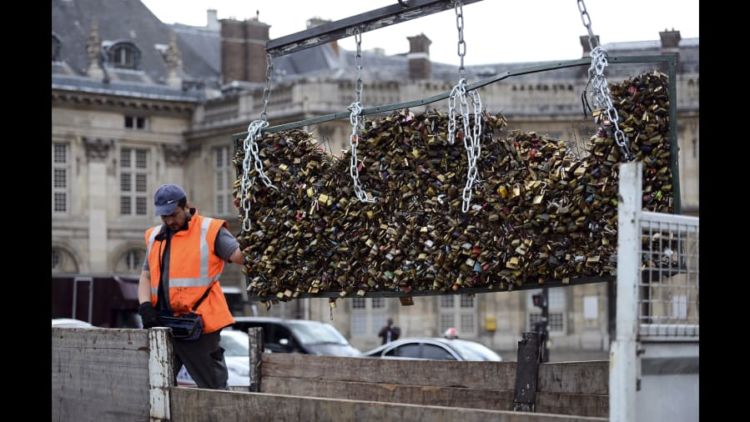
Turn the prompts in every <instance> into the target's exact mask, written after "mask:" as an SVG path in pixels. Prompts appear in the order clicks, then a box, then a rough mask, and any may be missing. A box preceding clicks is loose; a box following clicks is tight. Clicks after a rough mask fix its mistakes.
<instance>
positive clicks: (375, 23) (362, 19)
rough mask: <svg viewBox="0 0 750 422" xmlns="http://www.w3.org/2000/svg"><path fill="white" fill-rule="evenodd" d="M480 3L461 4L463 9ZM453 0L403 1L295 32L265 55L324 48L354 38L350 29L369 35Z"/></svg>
mask: <svg viewBox="0 0 750 422" xmlns="http://www.w3.org/2000/svg"><path fill="white" fill-rule="evenodd" d="M478 1H481V0H463V5H464V6H465V5H468V4H472V3H476V2H478ZM453 5H454V2H453V0H408V1H407V0H403V1H399V2H398V3H396V4H392V5H390V6H386V7H381V8H380V9H375V10H371V11H369V12H365V13H360V14H359V15H354V16H350V17H348V18H345V19H341V20H338V21H335V22H329V23H326V24H323V25H320V26H316V27H314V28H310V29H307V30H304V31H300V32H296V33H294V34H290V35H286V36H283V37H280V38H276V39H273V40H269V41H268V42H266V52H267V53H268V54H270V55H271V57H280V56H284V55H287V54H291V53H294V52H296V51H300V50H304V49H306V48H311V47H315V46H318V45H321V44H327V43H329V42H332V41H336V40H338V39H341V38H346V37H350V36H352V35H354V29H355V28H359V29H360V31H361V32H362V33H365V32H368V31H372V30H375V29H379V28H384V27H386V26H391V25H395V24H397V23H401V22H406V21H410V20H412V19H416V18H421V17H425V16H428V15H431V14H433V13H437V12H442V11H444V10H448V9H452V8H453V7H454V6H453Z"/></svg>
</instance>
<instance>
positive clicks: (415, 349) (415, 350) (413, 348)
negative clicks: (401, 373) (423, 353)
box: [385, 344, 420, 358]
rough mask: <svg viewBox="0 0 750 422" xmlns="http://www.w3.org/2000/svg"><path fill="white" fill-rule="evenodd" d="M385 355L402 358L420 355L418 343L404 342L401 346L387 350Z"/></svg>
mask: <svg viewBox="0 0 750 422" xmlns="http://www.w3.org/2000/svg"><path fill="white" fill-rule="evenodd" d="M385 355H386V356H399V357H404V358H418V357H420V354H419V344H405V345H403V346H399V347H395V348H393V349H391V350H389V351H388V352H387V353H386V354H385Z"/></svg>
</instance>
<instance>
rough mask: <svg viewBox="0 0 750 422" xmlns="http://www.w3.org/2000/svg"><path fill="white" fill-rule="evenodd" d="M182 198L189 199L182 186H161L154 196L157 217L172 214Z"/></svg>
mask: <svg viewBox="0 0 750 422" xmlns="http://www.w3.org/2000/svg"><path fill="white" fill-rule="evenodd" d="M182 198H187V194H185V191H184V190H183V189H182V188H181V187H180V186H178V185H173V184H166V185H161V186H159V189H157V190H156V193H155V194H154V205H155V206H156V215H170V214H172V213H173V212H174V210H175V208H177V203H178V202H179V201H180V199H182Z"/></svg>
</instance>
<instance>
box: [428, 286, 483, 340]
mask: <svg viewBox="0 0 750 422" xmlns="http://www.w3.org/2000/svg"><path fill="white" fill-rule="evenodd" d="M439 304H440V310H439V316H438V330H439V333H438V334H439V335H441V336H442V335H443V333H444V332H445V330H447V329H448V328H456V329H457V330H458V335H459V337H472V336H476V335H477V323H476V321H477V318H476V315H477V308H476V300H475V298H474V296H472V295H461V296H460V297H459V299H458V300H456V296H455V295H445V296H440V302H439Z"/></svg>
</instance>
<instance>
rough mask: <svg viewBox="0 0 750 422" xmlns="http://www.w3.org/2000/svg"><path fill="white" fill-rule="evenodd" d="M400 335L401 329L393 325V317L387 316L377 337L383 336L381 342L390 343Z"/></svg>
mask: <svg viewBox="0 0 750 422" xmlns="http://www.w3.org/2000/svg"><path fill="white" fill-rule="evenodd" d="M400 336H401V329H400V328H398V327H396V326H395V325H393V319H392V318H388V322H387V324H386V325H385V326H384V327H383V328H381V329H380V332H379V333H378V337H382V338H383V344H386V343H390V342H392V341H394V340H398V338H399V337H400Z"/></svg>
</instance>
